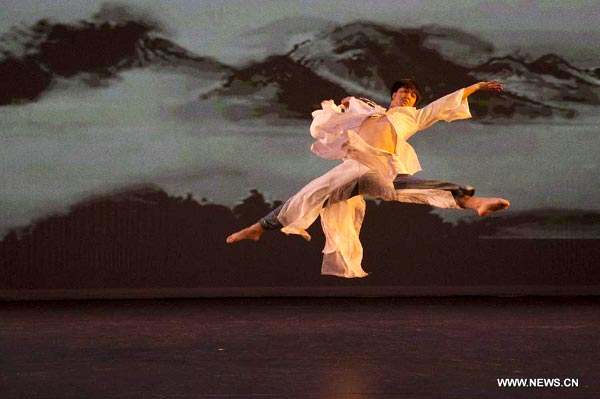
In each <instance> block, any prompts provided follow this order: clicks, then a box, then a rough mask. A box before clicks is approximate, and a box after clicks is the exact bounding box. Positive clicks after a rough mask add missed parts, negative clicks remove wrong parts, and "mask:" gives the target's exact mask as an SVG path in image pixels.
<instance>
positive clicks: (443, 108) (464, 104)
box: [416, 89, 471, 130]
mask: <svg viewBox="0 0 600 399" xmlns="http://www.w3.org/2000/svg"><path fill="white" fill-rule="evenodd" d="M463 93H464V89H460V90H457V91H455V92H453V93H450V94H448V95H446V96H444V97H441V98H439V99H437V100H435V101H434V102H432V103H430V104H428V105H427V106H425V107H423V108H421V109H419V110H417V113H416V118H417V125H418V128H417V130H423V129H427V128H428V127H430V126H431V125H433V124H434V123H436V122H437V121H441V120H443V121H446V122H452V121H455V120H458V119H468V118H471V111H470V110H469V102H468V101H467V99H466V98H465V99H464V100H463V98H462V97H463Z"/></svg>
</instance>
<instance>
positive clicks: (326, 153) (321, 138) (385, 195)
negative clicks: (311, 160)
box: [278, 89, 471, 278]
mask: <svg viewBox="0 0 600 399" xmlns="http://www.w3.org/2000/svg"><path fill="white" fill-rule="evenodd" d="M463 90H464V89H460V90H457V91H455V92H454V93H451V94H448V95H447V96H444V97H442V98H440V99H438V100H436V101H434V102H432V103H430V104H428V105H427V106H425V107H423V108H421V109H416V108H415V107H393V108H390V109H389V110H386V109H385V108H383V107H380V106H378V105H375V106H370V105H368V104H367V103H365V102H362V101H360V100H358V99H356V98H354V97H351V98H350V101H349V108H348V110H345V109H344V108H342V107H341V106H338V105H336V104H335V103H334V102H333V101H332V100H327V101H323V102H322V103H321V107H322V109H320V110H317V111H314V112H313V113H312V116H313V121H312V124H311V127H310V132H311V135H312V136H313V137H314V138H315V139H316V141H315V142H314V143H313V144H312V146H311V150H312V151H313V152H314V153H315V154H316V155H318V156H320V157H322V158H326V159H342V160H343V162H342V163H341V164H340V165H338V166H336V167H335V168H333V169H331V170H330V171H329V172H327V173H325V174H324V175H322V176H320V177H318V178H316V179H315V180H313V181H311V182H310V183H309V184H307V185H306V186H305V187H304V188H302V189H301V190H300V191H299V192H298V193H296V194H295V195H294V196H293V197H291V198H290V199H289V200H288V201H287V202H286V203H285V204H284V206H283V208H282V209H281V212H280V213H279V215H278V219H279V221H280V222H281V224H282V225H283V226H284V227H283V228H282V229H281V231H283V232H284V233H286V234H300V235H302V236H303V237H304V238H305V239H307V240H310V235H309V234H308V233H307V232H306V229H307V228H308V227H309V226H310V225H311V224H312V223H313V222H314V221H315V220H316V218H317V217H318V216H319V215H320V216H321V224H322V227H323V232H324V233H325V239H326V242H325V248H324V249H323V264H322V266H321V274H328V275H334V276H339V277H345V278H351V277H365V276H367V275H368V273H366V272H365V271H364V270H363V269H362V266H361V262H362V255H363V250H362V245H361V243H360V239H359V233H360V227H361V225H362V221H363V218H364V214H365V201H364V198H363V196H364V195H369V196H373V197H378V198H381V199H383V200H388V201H389V200H396V201H402V202H417V203H427V204H430V205H434V206H438V207H444V208H457V207H458V206H457V205H456V202H455V200H454V198H453V197H452V195H451V193H449V192H447V191H442V190H394V186H393V180H394V178H395V177H396V175H397V174H411V175H412V174H414V173H416V172H418V171H420V170H421V166H420V164H419V160H418V158H417V154H416V153H415V151H414V149H413V147H412V146H411V145H410V144H408V143H407V142H406V140H407V139H408V138H409V137H411V136H412V135H413V134H415V133H416V132H418V131H419V130H423V129H426V128H428V127H430V126H431V125H433V124H434V123H436V122H437V121H439V120H444V121H446V122H451V121H454V120H457V119H466V118H470V117H471V113H470V111H469V104H468V102H467V99H466V98H465V99H464V100H463V99H462V96H463ZM372 115H382V116H385V117H386V118H387V119H388V120H389V122H390V124H391V125H392V127H393V130H394V132H395V134H396V137H397V140H396V142H397V144H396V152H395V153H394V154H392V153H390V152H388V151H385V150H381V149H378V148H375V147H372V146H370V145H369V144H367V143H366V142H365V141H364V140H363V139H362V138H361V137H360V136H359V135H358V133H357V131H358V129H359V127H360V125H361V123H362V122H363V121H364V120H365V119H366V118H368V117H370V116H372ZM356 181H358V182H359V192H360V193H361V195H358V196H355V197H353V198H350V199H346V198H348V194H349V192H348V191H351V189H352V188H353V186H352V182H356ZM373 181H375V182H377V184H372V182H373ZM362 187H365V188H364V189H362ZM327 200H329V205H328V206H326V207H323V205H324V203H325V201H327Z"/></svg>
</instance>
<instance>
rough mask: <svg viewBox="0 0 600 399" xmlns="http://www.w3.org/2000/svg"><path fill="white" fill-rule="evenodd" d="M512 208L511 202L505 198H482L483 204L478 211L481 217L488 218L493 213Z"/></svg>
mask: <svg viewBox="0 0 600 399" xmlns="http://www.w3.org/2000/svg"><path fill="white" fill-rule="evenodd" d="M509 206H510V202H508V201H507V200H505V199H504V198H481V203H480V204H479V206H478V207H477V209H476V211H477V214H478V215H479V216H486V215H489V214H490V213H492V212H496V211H499V210H501V209H506V208H508V207H509Z"/></svg>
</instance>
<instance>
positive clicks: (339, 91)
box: [203, 22, 600, 121]
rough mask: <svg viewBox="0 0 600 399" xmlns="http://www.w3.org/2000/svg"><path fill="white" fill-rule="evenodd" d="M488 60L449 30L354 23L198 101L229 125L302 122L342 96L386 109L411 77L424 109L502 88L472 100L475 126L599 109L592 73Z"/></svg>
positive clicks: (542, 61)
mask: <svg viewBox="0 0 600 399" xmlns="http://www.w3.org/2000/svg"><path fill="white" fill-rule="evenodd" d="M440 49H444V51H443V52H442V51H440ZM465 52H469V56H468V57H466V56H465ZM492 52H493V46H492V45H491V44H489V43H485V42H483V41H481V40H479V39H477V38H476V37H474V36H473V35H470V34H467V33H465V32H461V31H459V30H455V29H448V28H445V29H442V28H439V27H424V28H420V29H391V28H388V27H384V26H381V25H377V24H373V23H364V22H356V23H352V24H348V25H344V26H339V27H335V28H330V29H326V30H325V31H323V32H320V33H317V34H314V35H313V37H311V38H309V39H306V40H304V41H302V42H299V43H297V44H296V45H295V46H294V47H293V48H292V49H291V50H290V51H288V52H287V53H286V54H283V55H273V56H270V57H267V58H266V59H265V60H263V61H260V62H254V63H251V64H250V65H247V66H245V67H243V68H240V69H239V70H238V71H235V72H234V73H232V74H231V75H230V76H229V77H228V79H227V82H226V83H225V84H224V86H223V87H222V88H220V89H217V90H215V91H213V92H211V93H207V94H206V95H205V96H203V99H206V100H212V101H215V102H220V103H221V104H223V103H225V104H227V103H231V104H232V105H231V107H229V108H227V107H226V108H227V109H228V110H229V114H230V115H231V116H232V117H234V118H239V117H241V116H240V115H241V114H244V113H245V114H246V115H257V114H258V115H260V114H264V113H276V114H277V115H279V116H280V117H291V118H305V117H306V115H308V114H309V113H310V111H311V110H314V109H315V108H316V107H318V105H319V103H320V101H322V99H327V98H333V99H336V100H338V99H339V98H341V97H343V96H345V95H348V94H352V95H360V96H367V97H369V98H372V99H373V100H375V101H377V102H380V103H381V104H386V103H387V102H388V101H389V95H388V87H389V86H391V84H392V83H393V82H394V81H395V80H396V79H397V78H398V77H406V76H414V77H415V78H416V79H417V81H418V82H420V84H421V87H422V90H423V93H424V97H425V100H426V101H431V100H434V99H435V98H437V97H439V96H442V95H444V94H447V93H448V92H449V91H451V90H454V89H455V88H457V87H464V86H466V85H469V84H472V83H474V82H476V81H479V80H483V79H486V80H487V79H492V78H497V79H500V80H502V81H503V82H505V93H504V95H503V96H495V95H487V93H479V95H478V97H477V98H474V99H470V103H471V108H472V109H473V110H474V113H475V114H476V115H477V119H478V120H482V119H483V120H489V119H493V118H498V117H501V118H503V119H507V120H514V121H518V120H522V119H523V118H535V117H549V116H552V115H559V116H562V117H566V118H572V117H574V116H575V115H576V105H575V104H576V103H585V104H594V105H596V104H598V103H599V101H600V100H599V97H598V87H600V80H599V79H598V78H597V77H596V76H595V72H594V71H586V70H581V69H578V68H576V67H574V66H572V65H570V64H569V63H568V62H567V61H565V60H564V59H562V58H561V57H559V56H557V55H552V54H550V55H547V56H543V57H540V58H539V59H537V60H534V61H531V62H529V61H526V60H525V59H523V58H522V57H520V56H518V55H509V56H503V57H494V56H491V53H492ZM453 56H455V57H456V58H457V59H453V58H452V57H453ZM486 58H487V59H486ZM483 59H486V60H485V61H482V62H481V63H479V64H476V65H472V64H473V62H474V61H477V60H483ZM468 64H471V65H468ZM242 98H252V101H246V102H244V101H241V99H242ZM240 104H243V105H244V106H245V107H246V108H247V109H246V110H245V112H243V111H242V109H243V107H241V106H240Z"/></svg>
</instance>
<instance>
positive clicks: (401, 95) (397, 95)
mask: <svg viewBox="0 0 600 399" xmlns="http://www.w3.org/2000/svg"><path fill="white" fill-rule="evenodd" d="M391 95H392V102H391V103H390V108H391V107H415V106H416V105H417V104H418V103H420V102H421V100H422V99H423V96H422V95H421V92H420V91H419V87H418V86H417V82H415V80H414V79H412V78H406V79H400V80H398V81H397V82H394V84H393V85H392V88H391Z"/></svg>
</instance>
